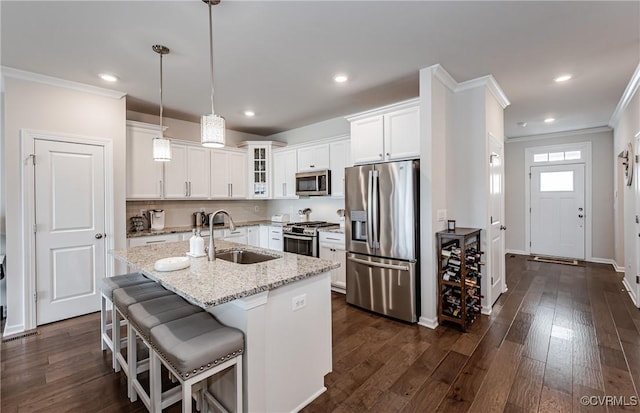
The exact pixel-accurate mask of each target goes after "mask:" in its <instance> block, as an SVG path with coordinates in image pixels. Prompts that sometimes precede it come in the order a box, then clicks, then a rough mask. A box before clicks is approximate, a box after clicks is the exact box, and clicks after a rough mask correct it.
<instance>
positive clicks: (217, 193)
mask: <svg viewBox="0 0 640 413" xmlns="http://www.w3.org/2000/svg"><path fill="white" fill-rule="evenodd" d="M246 197H247V155H246V153H245V152H244V151H235V150H233V151H232V150H226V149H213V150H211V198H213V199H231V198H240V199H244V198H246Z"/></svg>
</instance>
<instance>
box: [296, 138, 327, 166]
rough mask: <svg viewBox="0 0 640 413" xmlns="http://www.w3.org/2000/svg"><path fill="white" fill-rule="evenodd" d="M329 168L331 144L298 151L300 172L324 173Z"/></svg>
mask: <svg viewBox="0 0 640 413" xmlns="http://www.w3.org/2000/svg"><path fill="white" fill-rule="evenodd" d="M329 166H330V165H329V144H327V143H324V144H321V145H313V146H307V147H304V148H300V149H298V172H310V171H322V170H325V169H329Z"/></svg>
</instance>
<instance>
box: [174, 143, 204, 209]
mask: <svg viewBox="0 0 640 413" xmlns="http://www.w3.org/2000/svg"><path fill="white" fill-rule="evenodd" d="M209 162H210V161H209V149H207V148H203V147H201V146H195V145H187V144H182V143H174V142H171V161H169V162H166V165H165V169H164V179H165V193H164V197H165V199H207V198H209V175H210V169H209V167H210V166H209V165H210V163H209Z"/></svg>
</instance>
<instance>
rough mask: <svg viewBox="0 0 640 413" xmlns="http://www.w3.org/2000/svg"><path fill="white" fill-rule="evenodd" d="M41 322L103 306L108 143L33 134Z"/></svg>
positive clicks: (91, 310)
mask: <svg viewBox="0 0 640 413" xmlns="http://www.w3.org/2000/svg"><path fill="white" fill-rule="evenodd" d="M34 149H35V155H36V166H35V215H36V216H35V222H36V235H35V239H36V273H37V275H36V288H37V296H36V297H37V307H36V322H37V324H38V325H41V324H45V323H50V322H53V321H57V320H62V319H65V318H69V317H75V316H78V315H81V314H87V313H90V312H94V311H98V310H99V309H100V295H99V291H98V288H97V283H98V281H99V279H100V278H102V277H104V276H105V272H106V257H105V249H106V247H105V239H104V232H105V173H104V148H103V147H101V146H95V145H83V144H76V143H65V142H54V141H46V140H35V148H34Z"/></svg>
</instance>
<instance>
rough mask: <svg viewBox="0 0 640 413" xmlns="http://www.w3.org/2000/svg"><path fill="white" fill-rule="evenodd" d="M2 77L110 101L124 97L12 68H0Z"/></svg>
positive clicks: (94, 87)
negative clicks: (86, 94)
mask: <svg viewBox="0 0 640 413" xmlns="http://www.w3.org/2000/svg"><path fill="white" fill-rule="evenodd" d="M0 73H1V74H2V77H3V78H5V77H10V78H13V79H19V80H27V81H30V82H37V83H43V84H45V85H49V86H57V87H62V88H65V89H71V90H75V91H78V92H84V93H90V94H92V95H97V96H103V97H107V98H111V99H122V97H124V96H126V93H125V92H120V91H117V90H112V89H105V88H102V87H97V86H91V85H87V84H84V83H79V82H73V81H71V80H64V79H60V78H57V77H53V76H47V75H42V74H39V73H33V72H27V71H26V70H20V69H14V68H13V67H7V66H0Z"/></svg>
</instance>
